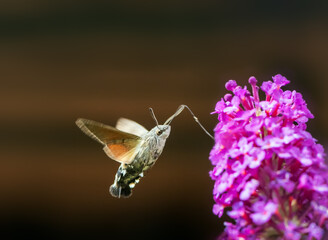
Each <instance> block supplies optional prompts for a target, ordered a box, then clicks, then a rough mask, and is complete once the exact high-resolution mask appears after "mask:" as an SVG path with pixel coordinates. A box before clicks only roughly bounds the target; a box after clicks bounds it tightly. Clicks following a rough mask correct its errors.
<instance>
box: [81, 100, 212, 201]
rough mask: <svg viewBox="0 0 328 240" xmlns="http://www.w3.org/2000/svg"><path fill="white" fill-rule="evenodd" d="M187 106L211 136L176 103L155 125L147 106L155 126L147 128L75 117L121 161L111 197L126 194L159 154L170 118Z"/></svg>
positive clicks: (114, 158)
mask: <svg viewBox="0 0 328 240" xmlns="http://www.w3.org/2000/svg"><path fill="white" fill-rule="evenodd" d="M184 108H187V109H188V110H189V111H190V113H191V114H192V115H193V117H194V119H195V121H196V122H197V123H198V124H199V125H200V126H201V128H202V129H203V130H204V131H205V132H206V133H207V134H208V135H209V136H210V137H211V138H213V137H212V136H211V135H210V134H209V133H208V132H207V131H206V130H205V128H204V127H203V126H202V125H201V124H200V122H199V121H198V119H197V118H196V116H195V115H194V114H193V113H192V111H191V110H190V108H189V107H188V106H186V105H180V106H179V108H178V109H177V111H176V112H175V113H174V114H173V115H172V116H171V117H169V118H168V119H167V120H166V121H165V123H164V124H163V125H159V124H158V122H157V119H156V117H155V115H154V112H153V110H152V109H151V108H150V111H151V114H152V117H153V118H154V120H155V122H156V126H155V127H154V128H152V129H151V130H150V131H148V130H147V129H146V128H144V127H143V126H141V125H140V124H138V123H136V122H134V121H132V120H129V119H126V118H119V119H118V121H117V123H116V127H115V128H114V127H111V126H107V125H105V124H102V123H99V122H96V121H93V120H88V119H83V118H79V119H77V120H76V125H77V126H78V127H79V128H80V129H81V130H82V131H83V132H84V133H85V134H86V135H88V136H89V137H91V138H93V139H94V140H96V141H98V142H99V143H101V144H102V145H103V150H104V151H105V153H106V154H107V156H108V157H110V158H111V159H113V160H115V161H117V162H119V163H121V165H120V166H119V168H118V170H117V173H116V175H115V180H114V183H113V184H112V185H111V186H110V188H109V191H110V193H111V195H112V196H114V197H118V198H120V197H129V196H131V194H132V188H134V186H135V185H136V184H137V183H138V182H139V180H140V178H142V177H143V176H144V173H145V172H146V171H147V170H149V169H150V168H151V167H152V166H153V165H154V164H155V162H156V160H157V159H158V157H159V156H160V155H161V153H162V151H163V148H164V145H165V142H166V139H167V138H168V136H169V135H170V131H171V126H170V123H171V122H172V120H173V119H174V118H175V117H176V116H177V115H179V114H180V113H181V112H182V111H183V109H184Z"/></svg>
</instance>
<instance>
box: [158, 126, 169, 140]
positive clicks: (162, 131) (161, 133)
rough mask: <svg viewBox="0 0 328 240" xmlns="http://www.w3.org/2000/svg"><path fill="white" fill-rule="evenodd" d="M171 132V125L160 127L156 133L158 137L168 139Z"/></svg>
mask: <svg viewBox="0 0 328 240" xmlns="http://www.w3.org/2000/svg"><path fill="white" fill-rule="evenodd" d="M170 132H171V126H170V125H158V126H156V128H155V133H156V135H157V136H158V137H162V138H168V136H169V135H170Z"/></svg>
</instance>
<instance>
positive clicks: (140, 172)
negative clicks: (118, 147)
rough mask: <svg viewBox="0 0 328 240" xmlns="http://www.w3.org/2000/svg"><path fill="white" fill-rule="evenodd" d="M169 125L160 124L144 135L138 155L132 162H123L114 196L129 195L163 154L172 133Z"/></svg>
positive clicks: (115, 181)
mask: <svg viewBox="0 0 328 240" xmlns="http://www.w3.org/2000/svg"><path fill="white" fill-rule="evenodd" d="M170 130H171V127H170V126H169V125H158V126H156V127H154V128H153V129H152V130H150V131H149V132H148V133H146V134H145V135H144V136H142V138H143V140H142V141H141V142H140V146H138V147H137V151H138V153H137V155H136V156H135V158H134V160H133V161H132V162H131V163H130V164H126V163H121V165H120V167H119V168H118V170H117V173H116V175H115V180H114V183H113V184H112V185H111V187H110V193H111V195H112V196H114V197H129V196H130V195H131V193H132V188H134V186H135V185H136V184H137V183H138V182H139V181H140V179H141V177H143V176H144V174H145V172H146V171H147V170H149V169H150V168H151V167H152V166H153V165H154V164H155V162H156V160H157V159H158V157H159V156H160V155H161V153H162V151H163V148H164V146H165V142H166V139H167V138H168V136H169V135H170Z"/></svg>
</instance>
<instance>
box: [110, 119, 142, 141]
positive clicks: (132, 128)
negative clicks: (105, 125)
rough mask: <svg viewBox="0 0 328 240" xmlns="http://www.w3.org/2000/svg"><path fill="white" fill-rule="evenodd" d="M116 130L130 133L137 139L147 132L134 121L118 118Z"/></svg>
mask: <svg viewBox="0 0 328 240" xmlns="http://www.w3.org/2000/svg"><path fill="white" fill-rule="evenodd" d="M116 128H117V129H118V130H121V131H123V132H127V133H131V134H134V135H137V136H139V137H140V136H142V135H144V134H146V133H147V132H148V130H147V129H146V128H144V127H143V126H141V125H140V124H139V123H136V122H135V121H132V120H130V119H127V118H119V119H118V120H117V123H116Z"/></svg>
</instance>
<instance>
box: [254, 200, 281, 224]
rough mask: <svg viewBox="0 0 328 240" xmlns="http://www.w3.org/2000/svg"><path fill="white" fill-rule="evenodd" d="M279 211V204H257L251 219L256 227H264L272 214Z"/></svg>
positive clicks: (270, 202)
mask: <svg viewBox="0 0 328 240" xmlns="http://www.w3.org/2000/svg"><path fill="white" fill-rule="evenodd" d="M276 210H277V204H276V203H274V202H272V201H269V202H267V203H265V202H255V203H254V205H253V212H254V213H252V214H251V215H250V217H251V219H252V220H253V223H255V224H256V225H262V224H264V223H266V222H268V221H269V220H270V218H271V216H272V214H273V213H274V212H275V211H276Z"/></svg>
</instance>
